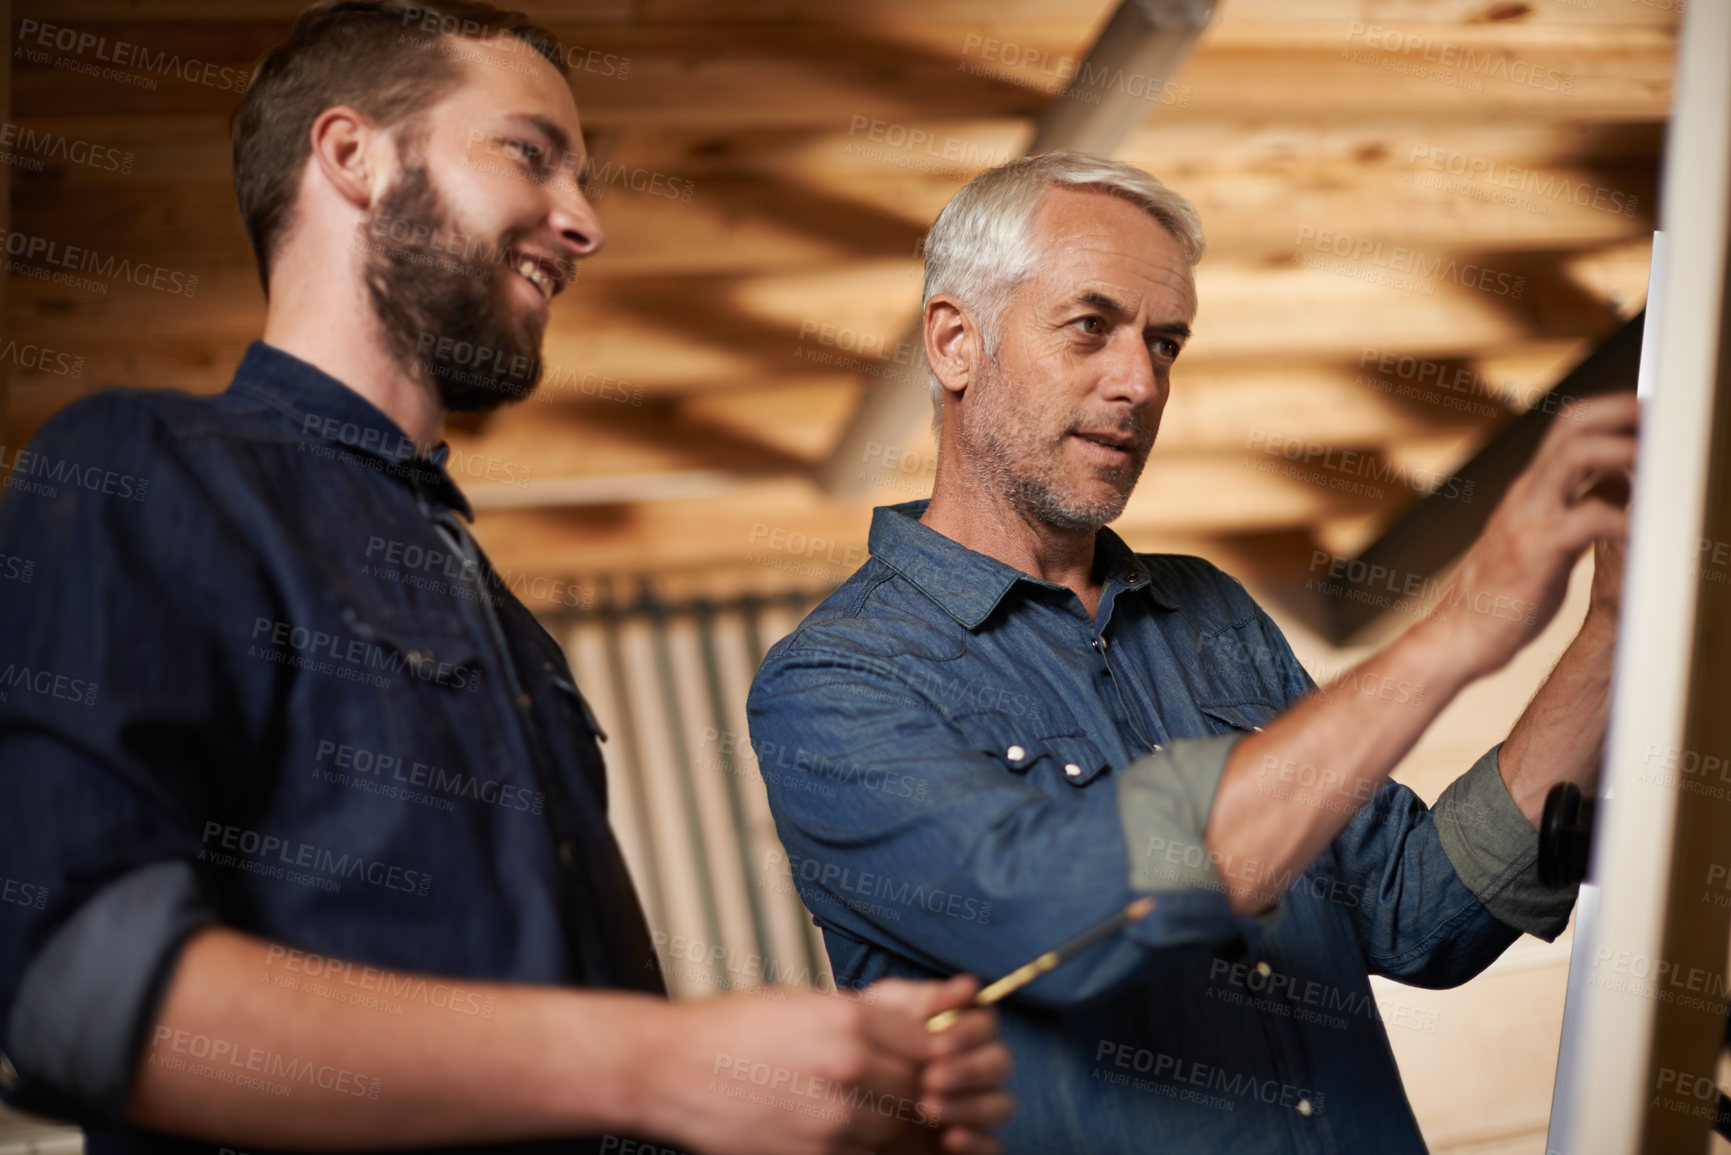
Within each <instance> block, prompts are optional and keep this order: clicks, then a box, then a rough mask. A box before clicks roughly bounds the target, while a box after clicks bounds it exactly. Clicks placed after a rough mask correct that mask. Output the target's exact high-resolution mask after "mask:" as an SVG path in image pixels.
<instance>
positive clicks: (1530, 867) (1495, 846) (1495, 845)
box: [1432, 742, 1580, 942]
mask: <svg viewBox="0 0 1731 1155" xmlns="http://www.w3.org/2000/svg"><path fill="white" fill-rule="evenodd" d="M1501 751H1502V743H1500V742H1499V743H1497V745H1495V746H1493V747H1491V749H1490V750H1489V751H1488V752H1487V753H1486V754H1485V756H1484V757H1482V758H1480V759H1479V760H1478V761H1477V762H1475V763H1474V764H1473V766H1472V769H1470V770H1468V771H1467V772H1466V773H1465V774H1463V775H1461V776H1460V777H1459V778H1457V779H1455V781H1454V782H1452V783H1451V784H1450V785H1449V788H1448V789H1447V790H1444V791H1443V793H1442V797H1440V798H1438V799H1437V802H1436V806H1435V807H1434V808H1433V810H1432V813H1433V815H1434V821H1435V822H1436V826H1437V837H1438V839H1439V840H1440V841H1441V842H1442V848H1443V853H1444V854H1446V855H1448V860H1449V862H1450V863H1452V864H1453V866H1454V868H1455V873H1456V874H1458V875H1460V878H1461V881H1462V882H1463V883H1465V884H1466V886H1467V889H1469V890H1471V891H1472V892H1473V894H1475V895H1477V896H1478V900H1479V901H1480V902H1482V903H1484V904H1485V907H1486V908H1487V909H1488V910H1489V911H1490V912H1491V913H1492V914H1494V915H1496V916H1497V918H1498V919H1499V920H1500V921H1502V922H1504V923H1507V924H1508V925H1509V926H1512V927H1514V928H1515V929H1516V930H1520V931H1525V932H1526V933H1527V934H1531V935H1536V936H1537V937H1539V938H1542V939H1544V940H1545V941H1546V942H1550V941H1551V940H1552V939H1554V938H1556V937H1557V936H1558V935H1559V934H1561V933H1563V928H1564V927H1566V926H1568V924H1569V913H1570V912H1571V911H1572V910H1574V908H1575V897H1576V893H1577V891H1578V890H1579V889H1580V888H1579V887H1576V886H1571V887H1567V888H1565V889H1562V890H1551V889H1549V888H1547V887H1546V886H1545V885H1544V884H1543V883H1541V882H1540V881H1539V832H1538V831H1536V830H1534V829H1533V824H1532V823H1531V822H1528V821H1527V816H1526V815H1525V814H1522V813H1521V809H1520V807H1518V806H1516V805H1515V800H1514V799H1513V798H1511V797H1510V796H1509V790H1508V787H1507V786H1506V785H1505V784H1504V783H1503V776H1502V772H1501V771H1500V770H1499V769H1498V767H1497V756H1498V754H1499V753H1500V752H1501Z"/></svg>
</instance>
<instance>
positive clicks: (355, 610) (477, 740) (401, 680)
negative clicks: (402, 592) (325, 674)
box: [342, 603, 504, 772]
mask: <svg viewBox="0 0 1731 1155" xmlns="http://www.w3.org/2000/svg"><path fill="white" fill-rule="evenodd" d="M342 620H343V624H344V626H345V627H346V629H347V630H348V632H349V634H350V636H352V637H355V638H357V639H359V640H361V641H363V642H365V643H366V645H367V649H368V654H369V658H370V660H372V661H373V662H374V663H375V664H376V665H377V666H378V667H379V669H378V671H377V673H378V675H379V678H378V680H376V681H374V682H373V684H372V690H373V692H372V693H370V694H364V695H354V696H351V697H350V698H349V700H348V701H347V702H346V703H345V705H346V706H347V707H348V709H347V711H346V712H345V716H346V717H347V720H348V721H349V723H350V725H352V726H354V727H356V728H357V729H360V730H362V731H371V732H373V733H376V734H378V735H380V736H381V737H382V738H383V740H384V741H386V742H388V743H389V746H390V752H391V753H393V754H396V755H398V756H399V757H402V758H404V759H405V764H407V763H408V760H409V759H414V760H415V761H418V762H424V763H427V764H428V765H438V766H441V767H446V768H451V769H456V768H458V767H461V769H463V770H464V771H467V772H482V771H484V770H485V769H486V768H487V767H488V766H491V765H498V764H500V763H502V762H503V760H504V757H503V756H504V748H503V740H502V736H501V735H500V733H499V732H498V727H497V724H496V721H495V720H494V719H493V717H492V713H493V706H492V703H491V702H490V700H489V695H488V694H487V692H486V691H487V687H488V682H489V680H490V679H491V678H493V677H496V676H498V672H497V671H493V670H486V669H484V668H483V666H482V658H481V651H480V647H479V645H478V644H477V643H476V641H475V639H473V638H472V637H470V636H469V633H468V631H467V630H465V629H464V628H463V624H462V622H461V621H460V620H458V619H456V618H455V617H453V616H451V615H448V614H445V613H440V612H437V611H429V610H422V609H416V608H411V607H403V606H389V605H382V604H376V603H375V604H371V605H350V606H346V607H344V609H343V611H342ZM381 683H382V684H381Z"/></svg>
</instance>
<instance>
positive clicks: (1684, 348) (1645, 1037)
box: [1546, 2, 1731, 1155]
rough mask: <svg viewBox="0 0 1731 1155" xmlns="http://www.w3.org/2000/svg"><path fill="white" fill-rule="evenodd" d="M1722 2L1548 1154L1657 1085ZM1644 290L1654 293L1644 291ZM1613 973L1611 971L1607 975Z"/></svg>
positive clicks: (1624, 1125) (1713, 229)
mask: <svg viewBox="0 0 1731 1155" xmlns="http://www.w3.org/2000/svg"><path fill="white" fill-rule="evenodd" d="M1728 58H1731V4H1727V3H1723V2H1720V3H1703V4H1691V5H1690V6H1689V8H1688V11H1687V12H1686V14H1685V16H1684V19H1683V25H1682V29H1681V33H1680V37H1679V59H1678V70H1677V75H1678V83H1677V102H1676V106H1675V110H1674V113H1673V116H1672V120H1671V126H1670V132H1669V134H1668V137H1667V141H1666V149H1665V168H1664V178H1663V186H1664V195H1663V200H1662V202H1661V204H1660V214H1659V222H1660V226H1661V228H1662V229H1663V230H1664V232H1665V234H1666V235H1667V236H1668V238H1669V241H1668V242H1667V243H1665V244H1664V246H1663V248H1661V249H1660V250H1659V251H1660V253H1661V259H1660V260H1659V261H1658V262H1657V263H1658V265H1659V266H1660V267H1659V269H1658V270H1657V271H1656V274H1655V275H1654V277H1653V278H1652V286H1653V288H1652V294H1653V296H1652V298H1651V299H1650V303H1649V308H1648V316H1647V323H1646V340H1645V343H1644V345H1643V349H1642V377H1643V378H1644V379H1646V383H1647V388H1648V392H1647V393H1646V395H1645V399H1644V400H1643V402H1642V414H1641V439H1640V449H1639V452H1638V455H1637V458H1636V467H1635V468H1636V478H1637V480H1636V490H1635V497H1634V521H1633V525H1632V527H1631V531H1630V548H1629V553H1628V564H1627V569H1626V571H1625V576H1624V596H1623V608H1622V623H1621V628H1620V630H1619V642H1618V648H1617V656H1616V666H1615V674H1614V679H1613V684H1612V702H1611V720H1610V732H1609V735H1608V737H1607V744H1606V757H1605V770H1604V778H1603V786H1602V789H1601V796H1602V797H1603V798H1604V801H1603V803H1602V804H1601V806H1600V807H1599V813H1598V816H1597V822H1598V830H1597V832H1596V835H1595V838H1594V845H1593V857H1592V862H1591V864H1590V866H1589V874H1588V877H1589V879H1591V880H1592V882H1593V883H1595V884H1596V885H1595V886H1591V887H1583V890H1582V901H1581V905H1580V907H1579V908H1578V910H1577V914H1576V924H1577V925H1576V932H1575V945H1574V951H1573V956H1572V959H1571V962H1570V966H1569V992H1568V1001H1567V1004H1566V1006H1565V1010H1564V1021H1563V1042H1562V1046H1561V1048H1560V1051H1561V1053H1560V1054H1559V1057H1558V1058H1559V1061H1558V1066H1557V1081H1556V1086H1555V1090H1554V1093H1553V1096H1552V1102H1551V1126H1550V1135H1549V1138H1548V1141H1547V1143H1546V1150H1547V1152H1548V1153H1550V1155H1589V1153H1593V1155H1597V1153H1598V1152H1632V1151H1635V1150H1637V1148H1638V1146H1639V1144H1640V1141H1641V1136H1642V1126H1643V1121H1644V1118H1645V1111H1646V1108H1647V1104H1648V1101H1649V1099H1650V1098H1651V1088H1650V1087H1649V1086H1648V1085H1647V1084H1648V1079H1647V1071H1648V1064H1649V1061H1650V1052H1651V1050H1652V1040H1653V1016H1654V1011H1655V1007H1656V1004H1655V1002H1654V1001H1653V999H1652V998H1650V997H1649V996H1647V995H1646V994H1643V993H1640V992H1638V991H1630V990H1628V989H1623V988H1626V987H1627V985H1628V984H1627V983H1626V982H1624V981H1622V980H1623V979H1624V978H1625V977H1626V976H1627V975H1628V973H1629V968H1628V966H1627V965H1626V964H1627V960H1630V959H1633V960H1637V964H1636V965H1637V966H1638V965H1639V961H1638V960H1648V961H1647V963H1646V965H1647V967H1648V968H1649V969H1650V968H1651V967H1653V966H1654V965H1655V964H1654V962H1653V961H1652V960H1657V959H1658V958H1659V955H1660V949H1661V948H1660V942H1661V935H1662V933H1663V931H1664V919H1665V913H1666V907H1667V897H1668V895H1669V891H1670V878H1669V873H1670V864H1671V850H1672V840H1673V837H1674V835H1675V829H1676V815H1677V789H1676V787H1675V786H1674V785H1662V784H1656V783H1655V782H1653V781H1645V780H1643V775H1642V770H1643V764H1642V763H1643V757H1644V754H1645V752H1646V751H1647V750H1649V749H1651V748H1653V747H1654V746H1655V745H1656V746H1657V747H1659V748H1661V749H1674V748H1677V747H1680V746H1682V745H1683V744H1684V739H1683V734H1684V724H1685V718H1686V710H1687V708H1688V703H1689V697H1690V695H1689V677H1690V668H1691V659H1692V655H1693V647H1694V625H1695V611H1696V592H1697V585H1698V579H1697V576H1696V569H1695V566H1694V564H1693V563H1694V561H1695V559H1696V557H1697V550H1698V545H1699V541H1700V538H1701V531H1702V525H1703V523H1704V520H1705V499H1706V494H1705V487H1706V479H1707V477H1708V464H1709V460H1708V457H1709V443H1710V436H1711V431H1712V423H1711V417H1712V413H1713V390H1714V383H1715V380H1716V377H1717V373H1718V366H1719V356H1720V350H1719V348H1718V343H1719V331H1720V315H1721V313H1720V310H1721V298H1722V293H1723V287H1724V280H1725V257H1726V247H1725V240H1726V210H1727V205H1731V164H1728V159H1731V70H1728V69H1727V68H1726V67H1725V61H1726V59H1728ZM1654 302H1656V303H1657V305H1658V307H1657V308H1655V307H1654ZM1611 980H1615V981H1611Z"/></svg>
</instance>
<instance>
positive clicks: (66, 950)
mask: <svg viewBox="0 0 1731 1155" xmlns="http://www.w3.org/2000/svg"><path fill="white" fill-rule="evenodd" d="M29 452H30V453H31V455H32V461H42V462H47V463H49V464H50V465H51V466H52V467H53V471H54V473H55V475H56V477H57V479H58V480H57V483H56V484H53V485H51V486H46V487H44V488H43V489H41V490H25V489H21V488H20V487H17V486H14V488H13V489H12V491H11V492H9V493H8V494H7V495H6V498H5V500H4V501H3V502H0V555H4V556H5V557H7V558H13V559H20V560H21V562H22V563H27V564H28V565H29V566H30V570H29V574H30V580H29V581H27V582H26V581H19V582H16V583H14V584H13V588H10V589H7V590H5V591H4V593H3V594H0V639H4V640H3V641H0V671H6V672H7V673H6V677H7V679H8V685H7V687H6V689H5V692H4V693H3V694H0V876H3V877H0V887H3V888H4V893H5V895H6V897H7V899H8V901H6V902H4V903H0V1052H3V1053H4V1056H5V1062H4V1063H3V1064H0V1076H4V1077H3V1078H0V1092H3V1093H4V1096H5V1097H6V1098H7V1099H8V1100H9V1101H10V1102H12V1103H14V1104H15V1105H17V1106H19V1107H21V1108H23V1109H25V1110H31V1111H36V1112H40V1113H44V1114H52V1115H57V1116H62V1117H67V1118H72V1119H75V1120H78V1121H80V1122H94V1123H98V1124H112V1123H114V1122H116V1121H118V1120H119V1119H120V1118H121V1117H122V1114H123V1111H124V1108H125V1103H126V1099H127V1095H128V1092H129V1090H130V1087H131V1084H132V1082H133V1078H134V1076H135V1074H136V1070H137V1066H138V1063H139V1062H140V1061H141V1056H142V1045H143V1043H144V1042H145V1041H146V1038H147V1036H148V1032H149V1029H150V1027H151V1025H152V1024H153V1023H154V1019H155V1015H156V1010H157V1005H158V1002H159V1000H160V998H161V996H162V994H163V991H164V989H165V985H166V983H167V980H168V977H169V975H170V974H171V973H172V969H173V965H174V961H175V959H176V958H177V957H178V953H179V950H180V948H181V946H182V945H183V944H184V943H185V941H186V938H187V937H188V936H189V935H190V934H191V933H193V932H194V931H195V930H196V929H197V928H199V927H201V926H204V925H208V924H210V923H212V922H214V921H216V918H217V915H216V914H215V913H214V911H213V909H212V906H211V905H210V904H209V903H208V902H207V901H206V896H205V895H204V894H203V893H202V892H201V889H200V886H199V878H198V870H197V865H196V864H197V861H198V856H199V851H200V846H201V842H200V824H199V817H198V816H199V815H201V814H202V815H208V814H209V813H211V806H212V798H213V790H214V789H215V787H214V786H213V783H215V782H217V781H218V780H219V779H220V777H221V775H222V774H223V773H224V772H226V773H228V774H229V775H231V776H232V775H233V774H234V773H235V772H236V771H239V770H241V769H243V768H244V766H245V765H246V764H247V758H248V751H249V750H251V749H254V748H255V745H256V735H257V734H258V733H259V728H260V722H259V719H260V717H261V716H262V714H263V712H264V710H265V708H266V705H265V704H266V703H267V702H268V700H269V697H270V694H271V692H272V690H271V686H270V680H271V679H272V678H273V677H274V674H273V673H272V672H271V671H270V670H269V668H268V667H267V666H266V665H265V664H264V663H255V665H256V666H258V667H259V668H258V669H257V670H247V671H237V670H236V669H234V667H233V663H232V661H230V660H229V659H228V657H226V656H225V654H224V651H223V648H222V647H221V646H219V645H218V644H217V643H216V642H215V641H214V638H215V637H217V636H218V635H219V633H220V631H224V630H227V631H231V632H232V631H233V630H234V629H236V628H237V624H236V622H235V621H233V620H231V619H232V615H233V614H235V613H238V612H240V609H239V606H240V605H241V602H240V599H239V597H238V596H237V594H236V591H237V590H239V589H244V590H245V591H246V593H247V595H249V596H263V595H262V593H261V591H260V589H259V588H258V583H259V581H260V579H259V578H258V577H257V576H256V575H257V574H258V572H259V570H260V567H257V566H256V565H254V564H253V563H251V562H250V561H249V560H247V559H246V558H244V557H242V556H240V555H239V553H238V552H237V551H238V546H237V545H236V544H235V543H236V542H238V541H241V540H244V538H243V536H242V535H241V534H240V533H238V532H237V531H236V530H235V528H234V527H232V526H230V525H226V524H224V523H223V521H222V518H221V515H220V512H219V510H218V507H217V504H216V503H215V502H213V501H211V500H210V499H209V497H208V495H206V494H205V493H204V491H203V490H202V487H201V486H200V484H199V483H198V481H197V480H196V478H195V476H194V474H193V471H191V470H190V469H188V468H187V467H186V465H185V464H184V461H183V459H182V458H180V456H179V454H178V451H177V450H176V449H174V448H172V447H171V446H170V445H169V444H167V439H166V437H165V436H163V435H160V434H159V432H158V426H157V424H156V423H155V422H153V421H152V420H151V419H150V417H149V415H148V414H147V413H143V412H140V410H139V409H138V407H136V406H134V405H130V404H128V403H127V402H126V401H125V400H123V399H119V398H114V397H112V396H98V397H95V398H92V399H90V400H88V401H86V402H81V403H79V404H78V405H75V406H72V407H69V408H68V409H67V410H65V411H63V412H62V413H61V414H60V415H59V416H57V417H56V418H55V420H54V421H53V422H51V423H50V424H49V425H48V426H47V427H45V428H44V430H43V431H42V433H41V434H39V435H38V437H37V438H36V440H35V441H34V442H33V443H32V445H31V448H30V451H29ZM22 468H24V467H21V469H22ZM15 476H16V475H15ZM90 479H95V481H97V482H99V483H100V484H93V483H92V482H91V480H90ZM115 479H119V480H118V481H117V480H115ZM17 569H18V571H19V572H24V571H23V565H20V566H19V567H17ZM239 628H241V629H244V628H245V627H244V625H242V626H239Z"/></svg>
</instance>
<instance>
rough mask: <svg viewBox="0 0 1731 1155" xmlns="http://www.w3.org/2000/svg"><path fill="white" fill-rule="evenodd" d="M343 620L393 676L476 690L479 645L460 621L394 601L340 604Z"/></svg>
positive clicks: (477, 691) (478, 681) (449, 687)
mask: <svg viewBox="0 0 1731 1155" xmlns="http://www.w3.org/2000/svg"><path fill="white" fill-rule="evenodd" d="M342 616H343V624H344V625H346V626H347V627H348V628H349V630H350V631H351V632H352V633H353V634H354V636H355V637H357V638H360V639H361V640H362V641H365V642H367V643H369V644H371V645H374V646H377V647H378V648H379V650H381V651H383V653H384V655H385V656H383V657H381V658H380V664H381V665H383V666H385V667H386V668H388V669H389V670H391V672H392V677H393V680H394V679H395V678H396V677H399V676H400V677H407V678H410V679H413V680H414V681H418V682H424V683H427V684H428V685H431V686H438V687H442V688H445V689H449V690H455V691H467V692H469V693H471V694H474V693H479V692H480V689H481V661H480V649H479V647H478V646H477V645H476V644H475V641H474V639H473V638H471V637H470V636H469V633H468V631H467V630H465V629H464V628H463V626H462V623H461V622H459V621H456V620H454V619H453V618H451V617H450V616H448V615H445V614H441V613H435V612H429V611H426V610H415V609H408V608H405V607H398V606H391V607H387V606H383V605H372V606H366V607H363V608H357V607H355V606H346V607H344V609H343V615H342Z"/></svg>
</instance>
